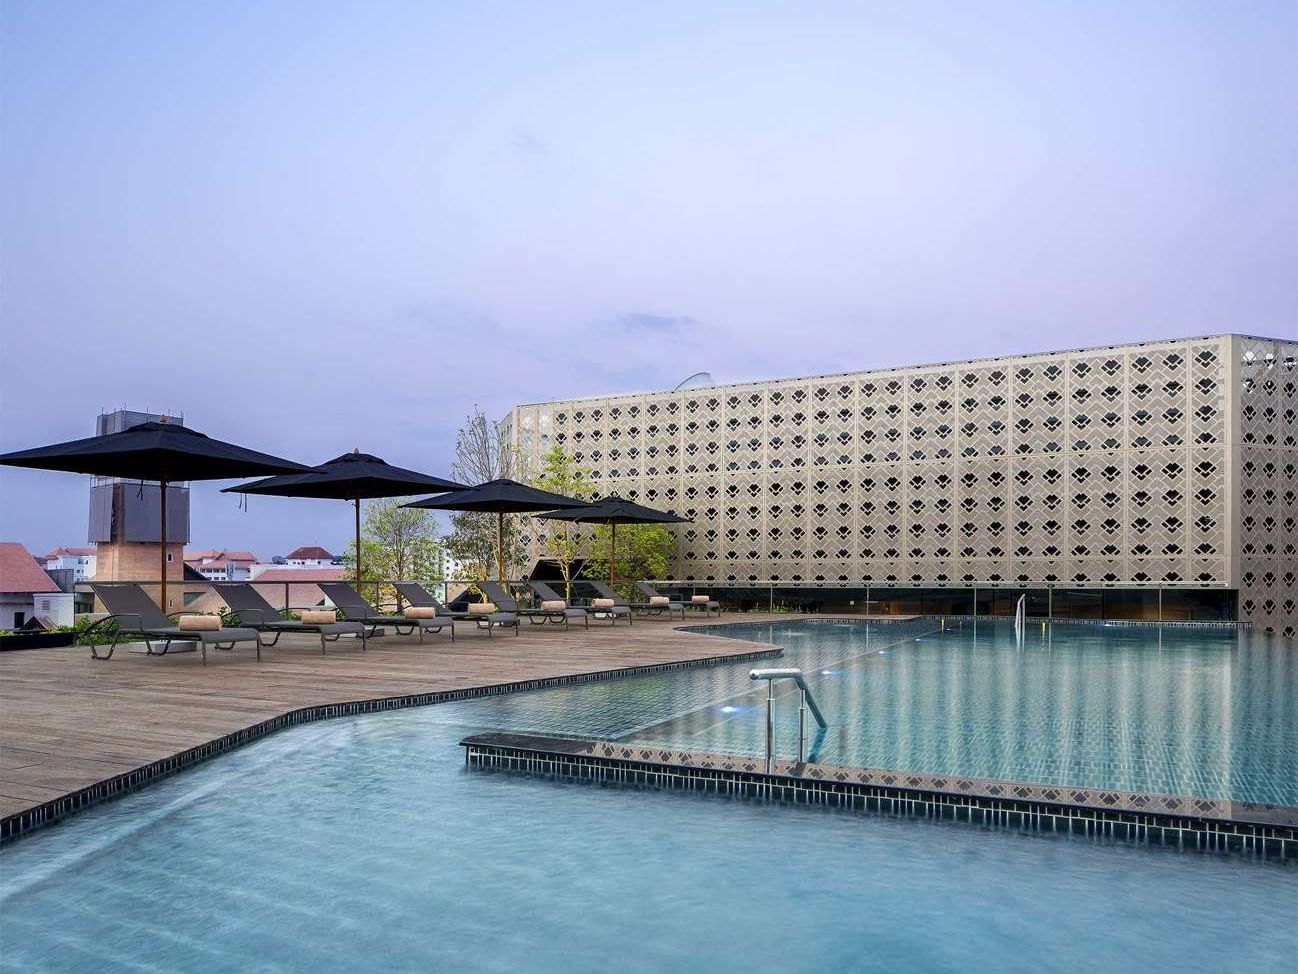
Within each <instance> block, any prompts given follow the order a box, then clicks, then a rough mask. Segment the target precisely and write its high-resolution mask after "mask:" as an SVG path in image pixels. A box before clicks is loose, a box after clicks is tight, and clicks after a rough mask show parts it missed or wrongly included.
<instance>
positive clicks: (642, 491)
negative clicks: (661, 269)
mask: <svg viewBox="0 0 1298 974" xmlns="http://www.w3.org/2000/svg"><path fill="white" fill-rule="evenodd" d="M1296 354H1298V342H1295V341H1287V340H1273V339H1261V338H1251V337H1244V336H1237V335H1221V336H1213V337H1206V338H1195V339H1181V340H1174V341H1165V342H1147V343H1141V344H1133V345H1123V346H1115V347H1109V348H1093V349H1082V350H1075V351H1061V352H1050V353H1045V354H1035V355H1023V356H1013V357H1005V358H996V359H982V360H976V361H971V362H960V363H945V364H938V365H924V366H916V367H910V368H896V369H880V370H874V371H868V372H857V373H847V374H843V375H833V376H815V377H810V378H801V379H782V380H774V381H767V382H755V383H745V384H741V385H727V386H715V387H710V388H703V389H686V390H680V391H673V392H661V393H649V394H644V395H627V396H609V397H600V398H589V399H575V400H568V401H564V402H551V403H542V404H532V405H525V406H519V407H516V408H515V409H514V410H513V411H512V412H511V414H510V416H509V417H508V419H507V423H508V424H509V428H510V432H511V436H512V438H513V442H514V443H515V445H516V447H517V448H518V449H519V451H520V452H521V453H522V454H523V455H524V457H525V458H526V460H527V462H529V463H532V464H536V463H537V462H539V458H540V456H541V454H543V453H544V452H545V451H546V450H547V449H549V447H550V446H551V445H553V444H555V443H558V444H560V445H561V446H562V447H563V448H564V449H565V450H566V451H567V452H568V454H569V455H570V456H572V457H573V458H574V460H576V461H577V462H578V463H580V464H581V465H583V466H585V467H587V468H588V469H589V470H590V471H591V473H592V476H593V478H594V480H595V483H596V484H597V486H598V489H599V491H600V493H601V494H620V495H622V496H625V497H628V498H633V499H635V500H638V501H640V502H641V503H645V504H649V505H651V506H658V507H663V508H671V509H674V510H676V511H677V512H681V513H684V514H685V515H687V516H689V517H691V518H693V519H694V523H692V524H685V525H681V526H680V527H679V528H677V529H676V535H677V539H678V543H677V546H676V551H675V559H676V560H675V563H674V565H673V572H672V574H673V576H674V577H675V578H678V579H683V580H698V581H702V582H709V583H713V584H719V585H740V584H743V583H744V582H762V583H776V584H779V585H781V586H797V585H799V584H818V585H826V584H828V585H841V586H844V587H848V586H861V585H872V586H875V587H881V588H882V587H887V586H912V587H931V586H935V587H960V586H964V587H968V586H970V585H977V586H979V587H992V588H996V587H1004V588H1022V587H1025V586H1031V587H1033V588H1063V587H1066V588H1069V589H1093V588H1094V589H1104V588H1109V589H1112V588H1128V587H1138V588H1147V589H1152V588H1159V589H1165V590H1182V589H1214V590H1237V591H1238V592H1239V606H1240V614H1241V617H1242V618H1244V619H1246V620H1249V621H1252V622H1254V623H1255V624H1257V625H1259V626H1263V627H1266V628H1270V629H1273V630H1274V631H1277V632H1281V633H1285V634H1288V635H1293V634H1294V630H1295V626H1296V625H1298V609H1296V607H1295V599H1296V598H1298V594H1296V591H1298V583H1296V581H1295V572H1296V569H1295V565H1296V564H1298V530H1296V529H1295V514H1294V509H1295V491H1296V490H1298V473H1296V470H1295V467H1296V465H1298V443H1296V435H1298V434H1296V433H1295V430H1296V428H1298V423H1296V421H1295V409H1296V408H1298V394H1296V392H1295V384H1296V383H1298V370H1296V368H1295V355H1296ZM532 543H533V545H534V547H533V549H532V551H533V554H536V555H537V556H541V554H542V552H541V550H540V547H539V544H537V543H536V542H535V539H532Z"/></svg>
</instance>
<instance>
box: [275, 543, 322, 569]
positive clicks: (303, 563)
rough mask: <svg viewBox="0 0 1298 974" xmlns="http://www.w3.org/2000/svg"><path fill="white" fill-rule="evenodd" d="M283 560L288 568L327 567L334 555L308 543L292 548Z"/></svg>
mask: <svg viewBox="0 0 1298 974" xmlns="http://www.w3.org/2000/svg"><path fill="white" fill-rule="evenodd" d="M284 562H285V564H286V565H287V566H288V567H290V568H329V567H330V566H331V565H333V563H334V556H333V555H331V554H330V553H329V552H328V551H326V550H325V549H324V548H321V547H318V546H316V545H308V546H306V547H302V548H294V549H293V550H292V551H290V552H289V553H288V554H287V555H285V556H284Z"/></svg>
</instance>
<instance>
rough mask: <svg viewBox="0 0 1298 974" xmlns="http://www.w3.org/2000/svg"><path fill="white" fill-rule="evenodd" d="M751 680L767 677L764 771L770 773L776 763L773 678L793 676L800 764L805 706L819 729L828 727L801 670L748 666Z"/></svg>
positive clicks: (803, 750)
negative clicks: (752, 668)
mask: <svg viewBox="0 0 1298 974" xmlns="http://www.w3.org/2000/svg"><path fill="white" fill-rule="evenodd" d="M748 678H749V679H750V680H765V681H766V773H767V774H770V773H771V771H772V770H773V769H774V767H775V681H776V680H792V681H793V682H794V683H796V684H797V685H798V690H799V691H800V699H799V703H798V763H799V764H802V763H803V761H804V760H805V756H806V753H807V710H808V709H810V710H811V713H812V715H813V716H814V717H815V718H816V723H817V724H819V725H820V728H821V730H824V729H826V728H827V727H829V724H828V723H826V722H825V715H824V714H822V713H821V712H820V708H819V707H818V706H816V698H815V697H814V696H813V695H812V693H811V688H810V687H809V686H807V681H806V680H804V679H803V677H802V670H800V669H798V668H797V667H796V666H787V667H774V668H770V669H758V670H749V671H748Z"/></svg>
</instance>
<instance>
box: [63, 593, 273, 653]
mask: <svg viewBox="0 0 1298 974" xmlns="http://www.w3.org/2000/svg"><path fill="white" fill-rule="evenodd" d="M90 587H91V589H93V590H94V593H95V595H96V596H98V597H99V601H100V602H102V603H104V606H105V607H106V608H107V609H108V612H109V615H108V616H106V617H105V618H103V619H100V620H99V621H98V622H96V623H95V624H94V625H93V626H91V627H90V629H88V630H87V634H93V633H94V632H95V631H96V630H98V629H99V628H100V627H101V626H103V627H104V629H105V630H109V629H110V628H111V631H112V642H111V643H110V644H109V646H108V652H107V653H105V654H104V655H102V656H101V655H100V654H99V649H98V647H97V646H95V645H94V644H93V643H92V644H91V646H90V655H91V656H92V657H94V658H95V659H112V658H113V650H115V649H116V648H117V645H118V643H120V642H122V641H123V640H124V639H126V640H129V639H133V638H138V639H143V640H144V642H145V645H146V646H147V647H148V650H147V652H148V654H149V655H150V656H164V655H166V652H167V650H168V649H170V648H171V644H172V643H176V642H196V643H198V645H199V648H200V649H201V650H202V652H203V662H204V663H206V662H207V647H208V646H209V645H211V646H215V647H216V648H217V649H233V648H234V647H235V645H236V644H238V643H255V644H256V646H257V659H259V660H260V659H261V637H260V636H259V635H258V634H257V632H256V630H254V629H248V628H242V627H240V628H230V629H227V628H225V627H219V628H216V629H192V628H185V629H182V628H181V627H180V625H179V624H178V623H177V622H173V621H172V620H171V619H170V618H168V617H167V616H166V615H164V614H163V611H162V610H161V609H159V608H158V606H157V605H156V604H155V603H154V601H153V599H151V598H149V594H148V593H147V592H145V591H144V589H142V588H140V586H138V585H105V584H103V583H98V584H95V583H92V584H91V586H90ZM180 614H181V615H185V616H189V615H192V613H180ZM213 618H215V617H213ZM109 623H111V624H112V625H111V627H110V626H109ZM217 625H218V626H220V620H219V618H218V619H217ZM155 642H161V643H162V649H161V650H156V649H154V648H153V644H154V643H155Z"/></svg>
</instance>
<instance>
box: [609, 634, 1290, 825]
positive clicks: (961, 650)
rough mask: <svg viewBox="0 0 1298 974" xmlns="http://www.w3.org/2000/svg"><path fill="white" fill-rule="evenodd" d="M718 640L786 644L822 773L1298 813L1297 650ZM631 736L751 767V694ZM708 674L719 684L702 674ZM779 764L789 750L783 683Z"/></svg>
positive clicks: (843, 638)
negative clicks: (747, 760)
mask: <svg viewBox="0 0 1298 974" xmlns="http://www.w3.org/2000/svg"><path fill="white" fill-rule="evenodd" d="M932 628H933V627H932V624H931V623H912V624H909V625H907V626H906V627H904V628H903V629H902V630H900V631H898V630H894V629H890V628H889V627H886V626H865V625H862V624H859V623H854V624H835V623H832V622H807V623H802V622H797V623H789V624H786V625H774V626H771V625H763V626H746V625H737V626H730V627H727V628H726V630H724V632H725V633H726V634H728V635H731V636H734V637H738V638H743V639H751V640H757V641H760V642H770V643H775V644H778V645H781V646H784V647H785V660H784V662H782V663H781V664H780V665H786V664H787V665H792V666H801V667H802V668H803V670H804V671H805V672H806V673H807V674H808V680H809V682H810V685H811V687H812V690H813V692H814V693H815V695H816V699H817V700H818V701H819V703H820V706H821V709H822V710H823V711H824V713H825V716H826V718H827V719H828V721H829V724H830V727H829V730H828V732H827V733H825V734H824V735H823V738H822V739H821V740H820V741H819V742H817V747H816V757H817V758H818V759H819V760H820V761H823V762H826V763H830V764H845V765H850V766H853V767H881V768H896V769H901V770H906V771H926V772H941V773H944V774H963V775H973V776H977V777H984V778H1004V779H1010V780H1015V781H1030V782H1037V783H1043V784H1058V785H1081V786H1087V787H1093V788H1114V789H1119V790H1122V791H1154V792H1161V793H1165V794H1177V795H1193V796H1202V797H1206V798H1231V799H1235V800H1237V801H1251V802H1264V803H1267V802H1269V803H1276V804H1284V805H1298V647H1295V646H1294V644H1293V643H1291V642H1286V641H1285V640H1281V639H1277V638H1274V637H1269V636H1263V635H1252V634H1237V633H1236V632H1234V631H1232V630H1224V629H1193V628H1183V627H1167V628H1162V629H1153V628H1145V627H1131V626H1126V627H1124V626H1108V627H1105V626H1090V625H1071V626H1067V625H1058V626H1053V627H1050V628H1048V629H1044V630H1043V629H1042V628H1041V627H1040V626H1036V627H1033V628H1030V629H1029V631H1028V633H1027V634H1026V638H1025V639H1024V641H1023V642H1022V643H1021V644H1020V643H1019V642H1018V641H1016V639H1015V638H1014V632H1013V627H1012V626H1011V625H1007V624H1004V623H1000V624H982V625H979V626H978V627H976V628H975V627H974V626H973V625H972V624H971V623H968V622H966V623H964V624H963V625H961V626H959V627H956V626H952V627H951V628H948V629H947V630H946V631H945V632H932V631H931V630H932ZM735 675H736V676H737V677H739V679H737V680H736V681H734V682H732V683H730V684H728V685H727V688H734V690H735V692H736V693H739V694H744V693H745V691H746V695H740V696H735V697H733V698H731V699H725V700H722V699H720V698H721V695H722V691H721V688H720V687H718V690H717V696H716V698H715V702H714V703H712V704H711V705H708V706H703V707H699V708H696V709H694V710H691V711H689V712H684V713H679V714H677V715H676V716H674V717H672V718H670V719H668V720H666V721H664V722H662V723H661V724H659V725H657V726H649V727H645V728H642V729H641V731H640V732H639V733H637V734H633V735H632V736H633V737H634V738H635V739H637V740H644V741H652V742H654V743H661V744H666V745H673V746H678V747H692V748H697V749H699V750H713V751H722V752H726V753H739V754H755V753H760V752H761V750H762V748H763V747H764V733H765V723H764V722H765V706H766V705H765V693H766V690H765V686H764V685H763V686H762V687H760V688H758V689H755V690H754V689H753V688H751V687H744V686H743V682H744V676H745V674H742V673H741V674H735ZM719 676H720V674H717V675H716V676H714V677H713V678H714V679H716V678H718V677H719ZM781 686H783V687H784V690H783V694H782V696H780V697H779V698H778V700H777V705H776V713H777V717H778V718H780V719H779V720H778V724H779V728H778V730H779V736H778V740H779V744H780V750H781V753H783V754H784V755H786V756H792V755H793V754H795V753H796V750H797V736H796V734H797V730H796V726H797V725H796V706H797V704H796V701H795V696H794V692H795V691H794V689H793V686H792V684H788V683H786V684H782V685H781Z"/></svg>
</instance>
